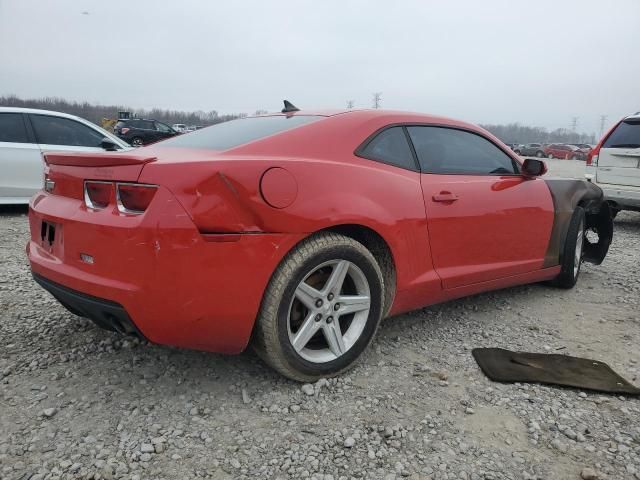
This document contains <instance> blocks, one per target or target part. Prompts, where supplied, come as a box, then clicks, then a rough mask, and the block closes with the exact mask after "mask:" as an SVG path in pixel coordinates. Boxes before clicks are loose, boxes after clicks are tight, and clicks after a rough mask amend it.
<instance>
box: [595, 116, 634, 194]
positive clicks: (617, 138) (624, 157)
mask: <svg viewBox="0 0 640 480" xmlns="http://www.w3.org/2000/svg"><path fill="white" fill-rule="evenodd" d="M596 181H597V182H598V183H609V184H614V185H628V186H633V187H640V117H635V116H634V117H630V118H627V119H626V120H623V121H622V122H620V124H619V125H618V126H617V127H616V129H615V130H614V131H613V132H611V134H610V135H609V137H608V138H607V139H606V141H605V142H604V144H603V145H602V147H601V148H600V152H599V155H598V168H597V173H596Z"/></svg>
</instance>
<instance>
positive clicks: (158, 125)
mask: <svg viewBox="0 0 640 480" xmlns="http://www.w3.org/2000/svg"><path fill="white" fill-rule="evenodd" d="M156 129H157V130H158V131H160V132H170V131H171V129H170V128H169V127H168V126H167V125H165V124H164V123H160V122H156Z"/></svg>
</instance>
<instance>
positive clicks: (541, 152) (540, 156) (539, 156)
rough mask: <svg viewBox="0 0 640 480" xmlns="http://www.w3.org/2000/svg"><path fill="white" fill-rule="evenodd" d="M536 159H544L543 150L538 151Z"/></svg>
mask: <svg viewBox="0 0 640 480" xmlns="http://www.w3.org/2000/svg"><path fill="white" fill-rule="evenodd" d="M536 157H538V158H542V157H544V152H543V151H541V150H538V151H537V152H536Z"/></svg>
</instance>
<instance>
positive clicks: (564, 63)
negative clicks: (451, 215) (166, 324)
mask: <svg viewBox="0 0 640 480" xmlns="http://www.w3.org/2000/svg"><path fill="white" fill-rule="evenodd" d="M376 91H380V92H382V105H383V107H384V108H393V109H400V110H413V111H420V112H428V113H435V114H441V115H446V116H450V117H454V118H460V119H464V120H468V121H471V122H475V123H507V122H516V121H517V122H520V123H523V124H527V125H537V126H544V127H547V128H557V127H569V126H570V125H571V121H572V117H579V120H578V130H579V131H585V132H588V133H591V132H596V133H599V128H600V127H599V116H600V115H601V114H605V115H608V121H607V123H611V122H613V121H615V120H617V119H618V118H619V117H621V116H624V115H626V114H629V113H632V112H634V111H638V110H640V1H639V0H608V1H605V0H602V1H591V0H583V1H578V0H576V1H571V0H567V1H565V0H561V1H559V0H553V1H549V0H529V1H506V0H504V1H501V0H482V1H473V0H469V1H462V0H461V1H447V2H445V1H426V0H422V1H420V0H415V1H410V0H402V1H401V0H395V1H393V0H386V1H364V0H363V1H356V0H323V1H311V0H296V1H278V0H271V1H264V0H262V1H248V0H247V1H242V0H240V1H239V0H233V1H231V0H227V1H218V0H216V1H205V0H201V1H197V0H179V1H178V0H167V1H157V0H135V1H134V0H109V1H105V0H0V94H9V93H13V94H16V95H19V96H23V97H40V96H58V97H64V98H67V99H71V100H87V101H91V102H99V103H105V104H107V103H118V104H127V105H130V106H132V107H145V108H150V107H161V108H171V109H180V110H218V111H219V112H221V113H231V112H249V113H251V112H254V111H255V110H256V109H267V110H270V111H273V110H276V109H279V108H281V100H282V99H283V98H287V99H290V100H292V101H293V102H294V103H295V104H296V105H297V106H299V107H302V108H344V107H345V105H346V101H347V100H349V99H353V100H354V102H355V106H356V107H366V108H368V107H370V106H371V103H372V93H373V92H376Z"/></svg>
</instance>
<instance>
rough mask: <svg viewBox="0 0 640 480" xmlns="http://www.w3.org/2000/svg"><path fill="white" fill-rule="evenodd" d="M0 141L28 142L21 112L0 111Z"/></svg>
mask: <svg viewBox="0 0 640 480" xmlns="http://www.w3.org/2000/svg"><path fill="white" fill-rule="evenodd" d="M0 142H11V143H30V142H29V137H28V136H27V129H26V127H25V125H24V120H23V116H22V114H21V113H0Z"/></svg>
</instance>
